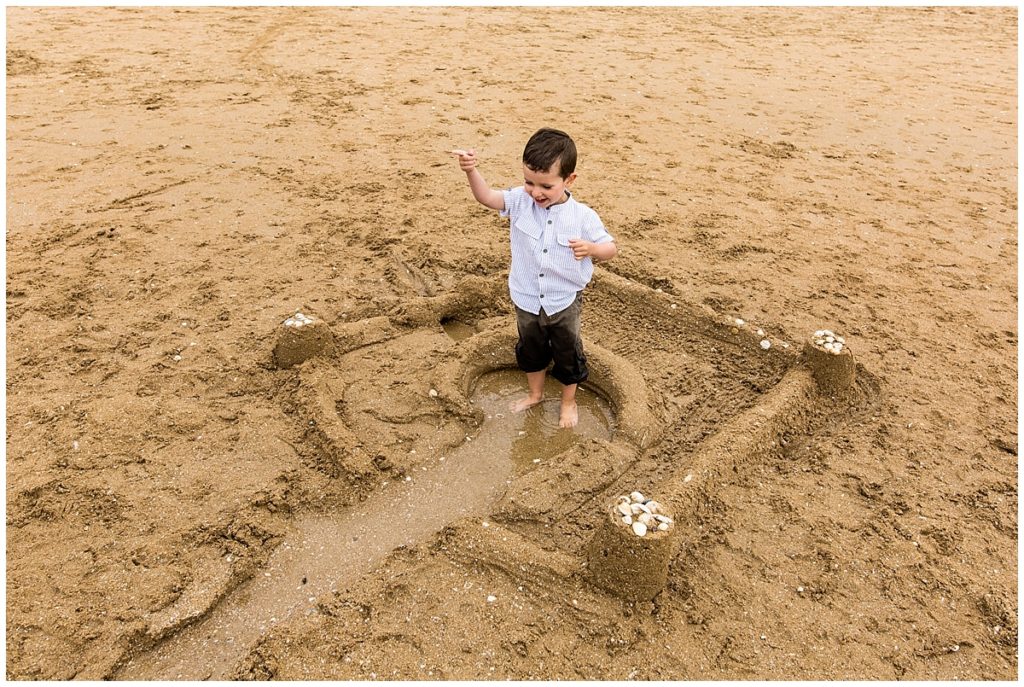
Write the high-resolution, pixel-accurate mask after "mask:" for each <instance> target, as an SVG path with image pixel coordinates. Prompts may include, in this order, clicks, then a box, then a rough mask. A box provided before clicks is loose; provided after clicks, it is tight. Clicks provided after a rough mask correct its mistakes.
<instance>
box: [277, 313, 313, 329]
mask: <svg viewBox="0 0 1024 687" xmlns="http://www.w3.org/2000/svg"><path fill="white" fill-rule="evenodd" d="M313 321H314V320H313V318H312V317H307V316H306V315H303V314H302V313H300V312H297V313H295V314H294V315H292V316H291V317H289V318H288V319H287V320H285V321H284V326H286V327H295V328H296V329H300V328H301V327H303V326H304V325H307V324H313Z"/></svg>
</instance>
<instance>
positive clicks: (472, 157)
mask: <svg viewBox="0 0 1024 687" xmlns="http://www.w3.org/2000/svg"><path fill="white" fill-rule="evenodd" d="M451 154H452V155H454V156H455V157H457V158H459V167H461V168H462V171H463V172H472V171H473V168H474V167H476V151H475V150H473V149H472V148H470V149H469V150H452V151H451Z"/></svg>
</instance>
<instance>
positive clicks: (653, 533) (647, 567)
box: [587, 491, 679, 601]
mask: <svg viewBox="0 0 1024 687" xmlns="http://www.w3.org/2000/svg"><path fill="white" fill-rule="evenodd" d="M606 511H607V517H606V518H605V519H603V520H601V521H600V523H599V524H598V528H597V532H595V534H594V537H593V539H591V540H590V544H589V546H588V548H587V576H588V577H589V579H590V581H591V582H592V583H593V584H594V585H596V586H598V587H601V588H603V589H605V590H607V591H610V592H612V593H614V594H616V595H618V596H621V597H623V598H625V599H627V600H631V601H646V600H650V599H653V598H654V597H655V596H657V594H658V593H659V592H660V591H661V590H662V589H664V588H665V584H666V583H667V582H668V565H669V562H670V561H671V560H672V558H673V557H674V556H675V553H676V549H677V548H678V545H679V538H678V537H677V536H676V534H675V532H676V527H675V521H674V520H673V518H672V516H671V515H670V514H669V513H667V512H666V509H665V506H664V505H662V504H661V503H659V502H658V501H656V500H654V499H649V498H647V497H645V496H644V494H643V493H642V492H639V491H634V492H632V493H631V494H629V496H619V497H618V498H616V499H615V501H614V502H612V503H610V504H607V505H606Z"/></svg>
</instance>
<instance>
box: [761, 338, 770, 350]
mask: <svg viewBox="0 0 1024 687" xmlns="http://www.w3.org/2000/svg"><path fill="white" fill-rule="evenodd" d="M771 347H772V342H771V341H769V340H768V339H761V348H763V349H764V350H766V351H767V350H768V349H769V348H771Z"/></svg>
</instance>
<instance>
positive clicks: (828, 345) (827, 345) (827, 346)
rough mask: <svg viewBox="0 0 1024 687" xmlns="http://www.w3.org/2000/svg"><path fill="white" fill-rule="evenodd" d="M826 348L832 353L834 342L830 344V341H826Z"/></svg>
mask: <svg viewBox="0 0 1024 687" xmlns="http://www.w3.org/2000/svg"><path fill="white" fill-rule="evenodd" d="M824 348H825V350H826V351H828V352H829V353H831V352H832V348H833V344H830V343H826V344H825V346H824Z"/></svg>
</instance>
